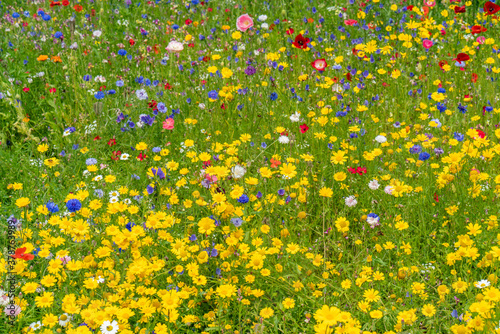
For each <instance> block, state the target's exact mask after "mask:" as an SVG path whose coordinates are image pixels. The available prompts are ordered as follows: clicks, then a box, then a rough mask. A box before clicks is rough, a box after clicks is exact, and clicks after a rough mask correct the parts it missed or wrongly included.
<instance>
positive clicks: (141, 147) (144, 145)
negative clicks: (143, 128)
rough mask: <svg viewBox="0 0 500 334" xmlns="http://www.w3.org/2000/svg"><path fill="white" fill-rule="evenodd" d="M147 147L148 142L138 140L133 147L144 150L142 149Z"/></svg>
mask: <svg viewBox="0 0 500 334" xmlns="http://www.w3.org/2000/svg"><path fill="white" fill-rule="evenodd" d="M147 148H148V144H146V143H144V142H140V143H139V144H137V145H135V149H136V150H137V151H144V150H147Z"/></svg>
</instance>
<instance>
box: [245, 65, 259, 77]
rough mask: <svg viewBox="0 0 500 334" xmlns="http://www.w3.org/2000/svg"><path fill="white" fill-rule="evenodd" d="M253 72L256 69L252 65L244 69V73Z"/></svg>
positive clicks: (252, 73)
mask: <svg viewBox="0 0 500 334" xmlns="http://www.w3.org/2000/svg"><path fill="white" fill-rule="evenodd" d="M255 72H257V70H256V69H255V67H253V66H252V65H249V66H248V67H247V68H246V69H245V74H246V75H254V74H255Z"/></svg>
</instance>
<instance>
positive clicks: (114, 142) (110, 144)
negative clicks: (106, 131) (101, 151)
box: [108, 138, 116, 146]
mask: <svg viewBox="0 0 500 334" xmlns="http://www.w3.org/2000/svg"><path fill="white" fill-rule="evenodd" d="M108 145H109V146H113V145H116V139H115V138H111V139H110V140H109V141H108Z"/></svg>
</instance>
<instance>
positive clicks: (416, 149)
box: [410, 145, 422, 154]
mask: <svg viewBox="0 0 500 334" xmlns="http://www.w3.org/2000/svg"><path fill="white" fill-rule="evenodd" d="M420 151H422V147H420V145H413V146H412V147H411V148H410V153H411V154H417V153H420Z"/></svg>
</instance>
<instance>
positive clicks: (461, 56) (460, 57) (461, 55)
mask: <svg viewBox="0 0 500 334" xmlns="http://www.w3.org/2000/svg"><path fill="white" fill-rule="evenodd" d="M469 59H470V57H469V55H468V54H466V53H459V54H457V58H453V60H456V61H459V62H463V61H467V60H469Z"/></svg>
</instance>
